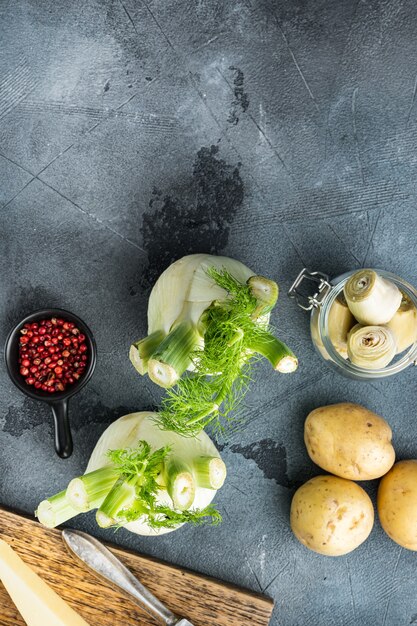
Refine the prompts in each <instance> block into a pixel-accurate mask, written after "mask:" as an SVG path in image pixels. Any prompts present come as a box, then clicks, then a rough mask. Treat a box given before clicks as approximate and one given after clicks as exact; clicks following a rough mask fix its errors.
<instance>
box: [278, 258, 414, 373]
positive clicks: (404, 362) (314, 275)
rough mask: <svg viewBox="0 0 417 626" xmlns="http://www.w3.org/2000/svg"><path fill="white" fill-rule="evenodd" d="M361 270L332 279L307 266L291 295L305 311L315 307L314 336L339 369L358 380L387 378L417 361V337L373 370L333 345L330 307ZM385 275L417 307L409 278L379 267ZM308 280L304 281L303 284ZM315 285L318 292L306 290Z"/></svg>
mask: <svg viewBox="0 0 417 626" xmlns="http://www.w3.org/2000/svg"><path fill="white" fill-rule="evenodd" d="M357 271H358V270H357V269H356V270H351V271H350V272H346V273H345V274H342V275H341V276H337V277H336V278H333V279H332V280H330V279H329V277H328V276H327V275H326V274H323V273H322V272H310V271H309V270H307V269H306V268H304V269H303V270H302V271H301V272H300V273H299V275H298V276H297V278H296V279H295V281H294V283H293V285H292V286H291V288H290V290H289V292H288V295H289V297H290V298H294V299H295V300H296V302H297V305H298V306H299V307H301V308H302V309H304V311H311V317H310V331H311V338H312V341H313V344H314V347H315V348H316V350H317V352H318V353H319V355H320V356H321V357H322V358H323V359H324V360H325V361H326V362H327V363H328V364H329V365H331V366H332V367H333V368H335V369H336V370H337V371H338V372H339V373H341V374H343V375H344V376H348V377H349V378H354V379H356V380H371V379H375V378H385V377H386V376H392V375H393V374H397V373H398V372H401V371H402V370H403V369H405V368H406V367H408V366H409V365H417V341H416V342H415V343H414V344H413V345H412V346H410V347H409V348H408V349H407V350H406V351H405V352H404V353H402V354H400V355H397V356H396V357H395V358H394V360H393V361H392V362H391V363H390V364H389V365H387V366H386V367H384V368H381V369H375V370H369V369H365V368H363V367H358V366H357V365H354V364H353V363H351V362H350V361H349V360H347V359H344V358H343V356H341V355H340V354H339V353H338V352H337V350H336V349H335V347H334V346H333V344H332V342H331V340H330V337H329V333H328V319H329V313H330V309H331V307H332V305H333V303H334V301H335V300H336V298H337V297H338V296H339V295H341V294H342V292H343V288H344V286H345V284H346V282H347V281H348V280H349V278H350V277H351V276H352V275H353V274H355V273H356V272H357ZM375 271H376V272H377V273H378V274H379V275H380V276H382V278H385V279H387V280H390V281H391V282H393V283H395V284H396V285H397V287H398V288H399V289H400V291H401V292H402V293H403V294H404V295H406V296H407V297H408V298H409V299H410V300H411V302H412V303H413V304H414V306H415V307H416V308H417V291H416V290H415V289H414V287H412V286H411V285H410V284H409V283H407V282H406V281H405V280H403V279H402V278H400V277H399V276H396V275H395V274H391V273H390V272H386V271H384V270H375ZM303 283H304V284H303ZM307 283H308V284H310V285H311V284H313V285H314V293H313V294H308V293H306V292H305V291H303V287H305V285H306V284H307Z"/></svg>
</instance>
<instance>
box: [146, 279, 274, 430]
mask: <svg viewBox="0 0 417 626" xmlns="http://www.w3.org/2000/svg"><path fill="white" fill-rule="evenodd" d="M207 273H208V275H209V276H210V277H211V278H212V279H213V280H214V281H215V282H216V284H217V285H219V286H220V287H222V288H223V289H225V290H226V291H227V293H228V298H227V300H226V301H225V302H221V303H220V302H214V303H213V304H212V305H211V306H210V307H209V308H208V309H207V310H206V311H205V313H204V314H203V318H202V323H203V326H204V329H205V331H204V348H203V349H198V350H196V351H195V353H194V355H193V364H194V368H195V369H194V372H193V373H192V374H189V375H185V376H183V377H182V378H181V379H180V380H179V381H178V382H177V384H176V386H174V387H171V388H169V389H168V390H167V393H166V396H165V397H164V398H163V400H162V404H161V408H160V411H159V418H158V419H159V424H160V425H161V427H162V428H163V429H166V430H174V431H176V432H178V433H180V434H182V435H185V436H195V435H196V434H198V432H200V431H201V430H202V429H203V428H206V427H207V426H208V425H209V424H211V425H212V426H214V428H215V430H220V431H222V430H223V428H224V424H225V423H227V422H228V421H229V420H230V419H231V414H232V412H235V411H236V409H237V408H238V407H239V406H240V404H241V402H242V400H243V399H244V397H245V394H246V391H247V389H248V385H249V383H250V381H251V373H252V366H253V364H254V363H255V362H256V361H257V360H258V359H259V356H258V355H256V354H254V353H253V352H252V351H251V348H250V346H251V345H253V344H254V342H255V341H256V338H257V337H258V336H260V334H261V333H265V332H267V330H268V328H267V324H266V322H265V323H259V321H255V320H254V319H252V317H251V316H252V314H253V313H254V311H255V309H256V307H257V300H256V299H255V298H254V297H253V295H252V294H251V292H250V289H249V287H248V285H246V284H242V283H240V282H239V281H238V280H237V279H236V278H234V276H232V275H231V274H230V272H228V271H227V270H226V269H222V270H218V269H216V268H209V269H208V270H207Z"/></svg>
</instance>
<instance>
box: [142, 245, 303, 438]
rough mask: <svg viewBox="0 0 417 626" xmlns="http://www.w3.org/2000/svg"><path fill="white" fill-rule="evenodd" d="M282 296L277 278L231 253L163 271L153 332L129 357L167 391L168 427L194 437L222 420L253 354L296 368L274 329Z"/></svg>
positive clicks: (187, 260)
mask: <svg viewBox="0 0 417 626" xmlns="http://www.w3.org/2000/svg"><path fill="white" fill-rule="evenodd" d="M277 298H278V285H277V284H276V283H275V282H274V281H272V280H270V279H268V278H265V277H263V276H257V275H255V274H254V272H253V271H252V270H250V269H249V268H248V267H246V265H244V264H243V263H240V262H239V261H236V260H234V259H230V258H228V257H222V256H213V255H209V254H193V255H189V256H186V257H183V258H182V259H179V260H178V261H176V262H175V263H173V264H172V265H171V266H170V267H169V268H168V269H167V270H165V272H163V273H162V274H161V276H160V277H159V279H158V280H157V282H156V284H155V286H154V288H153V289H152V292H151V295H150V298H149V306H148V332H149V334H148V336H147V337H146V338H145V339H142V340H140V341H138V342H136V343H134V344H132V346H131V348H130V359H131V361H132V364H133V365H134V367H135V368H136V370H137V371H138V372H139V373H140V374H141V375H144V374H146V373H147V374H148V375H149V377H150V378H151V380H152V381H153V382H155V383H156V384H158V385H160V386H161V387H165V388H167V389H168V394H167V396H166V397H165V399H164V400H163V403H162V406H161V410H160V411H159V419H160V423H161V425H162V427H163V428H165V429H167V430H173V431H176V432H178V433H181V434H185V435H195V434H197V433H198V432H200V430H202V429H203V428H204V427H205V426H207V424H208V423H210V422H213V421H214V423H216V424H217V425H221V418H227V417H228V416H229V414H230V413H231V411H232V409H234V408H236V407H237V405H238V404H239V402H240V401H241V400H242V398H243V396H244V393H245V391H246V389H247V386H248V383H249V381H250V379H251V372H250V365H251V362H252V361H253V357H259V356H262V357H265V358H266V359H268V360H269V362H270V363H271V365H272V367H273V368H274V369H275V370H276V371H278V372H281V373H289V372H292V371H294V370H295V369H296V368H297V364H298V361H297V358H296V357H295V356H294V354H293V353H292V351H291V350H290V349H289V348H288V347H287V346H286V345H285V344H284V343H283V342H282V341H280V340H279V339H277V338H276V337H275V336H274V335H273V334H272V333H271V329H270V328H269V317H270V312H271V310H272V309H273V307H274V306H275V304H276V301H277ZM187 369H188V370H191V374H190V375H189V376H184V377H183V378H182V376H183V374H184V373H185V371H186V370H187Z"/></svg>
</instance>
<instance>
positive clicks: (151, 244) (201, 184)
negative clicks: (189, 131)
mask: <svg viewBox="0 0 417 626" xmlns="http://www.w3.org/2000/svg"><path fill="white" fill-rule="evenodd" d="M218 152H219V148H218V146H214V145H212V146H211V147H210V148H206V147H203V148H201V149H200V150H199V151H198V153H197V155H196V159H195V162H194V168H193V172H192V177H190V178H189V180H188V181H187V182H186V183H185V188H184V189H181V190H175V192H174V193H171V194H169V193H168V194H162V192H161V191H160V190H158V189H154V192H153V195H152V197H151V199H150V200H149V210H148V211H147V212H146V213H145V214H144V216H143V222H142V228H141V232H142V236H143V243H144V247H145V249H146V251H147V254H148V266H147V269H146V270H145V273H144V276H143V281H142V282H143V286H144V287H145V288H149V287H150V286H151V285H152V284H153V283H154V281H155V279H156V278H157V277H158V276H159V274H160V273H161V272H162V271H163V270H164V269H165V268H166V267H168V265H169V264H170V263H172V261H174V260H175V259H178V258H180V257H181V256H183V255H184V253H185V251H186V252H187V254H193V253H196V252H208V253H211V254H217V253H219V252H220V251H221V250H222V249H223V248H225V247H226V244H227V242H228V238H229V228H230V224H231V223H232V221H233V218H234V216H235V215H236V213H237V211H238V210H239V208H240V206H241V205H242V202H243V197H244V185H243V180H242V178H241V176H240V170H239V167H240V164H238V165H235V166H234V165H230V164H228V163H226V161H224V160H223V159H221V158H219V157H218ZM178 194H179V195H178ZM186 196H188V197H190V198H194V200H193V201H192V202H189V203H187V202H186V201H184V197H186ZM155 241H157V242H158V246H157V247H155Z"/></svg>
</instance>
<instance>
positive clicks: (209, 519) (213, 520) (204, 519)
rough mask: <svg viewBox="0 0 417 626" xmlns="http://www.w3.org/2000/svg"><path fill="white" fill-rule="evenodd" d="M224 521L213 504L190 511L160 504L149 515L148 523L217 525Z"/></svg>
mask: <svg viewBox="0 0 417 626" xmlns="http://www.w3.org/2000/svg"><path fill="white" fill-rule="evenodd" d="M221 521H222V516H221V514H220V513H219V511H218V510H217V509H216V507H214V506H213V505H211V504H210V505H209V506H207V507H206V508H205V509H194V510H190V511H174V510H172V509H170V508H169V507H167V506H163V505H158V506H156V507H155V508H154V510H153V512H152V515H150V516H149V519H148V524H149V526H151V527H152V528H155V529H158V528H175V527H176V526H178V525H179V524H184V523H187V524H192V525H194V526H200V525H201V524H210V525H211V526H217V525H218V524H220V523H221Z"/></svg>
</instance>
